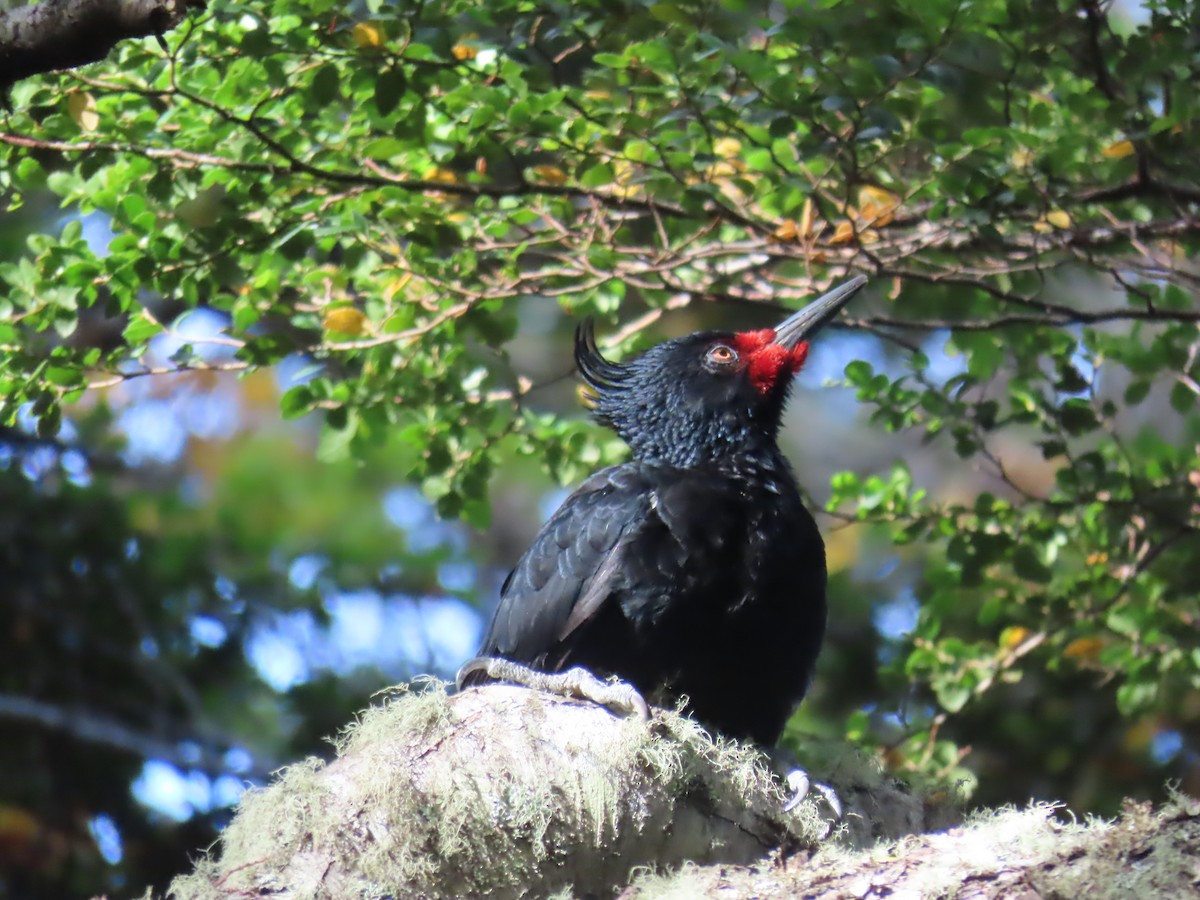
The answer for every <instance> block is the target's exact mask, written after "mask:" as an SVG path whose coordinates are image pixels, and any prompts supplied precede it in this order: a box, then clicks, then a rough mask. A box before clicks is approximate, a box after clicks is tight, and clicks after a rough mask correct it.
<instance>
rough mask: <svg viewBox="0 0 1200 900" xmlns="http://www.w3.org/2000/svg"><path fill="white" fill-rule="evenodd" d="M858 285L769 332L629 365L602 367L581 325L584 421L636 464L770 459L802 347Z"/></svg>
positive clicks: (661, 352)
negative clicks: (588, 404)
mask: <svg viewBox="0 0 1200 900" xmlns="http://www.w3.org/2000/svg"><path fill="white" fill-rule="evenodd" d="M865 282H866V279H865V278H862V277H861V276H860V277H858V278H854V279H851V280H850V281H848V282H846V283H845V284H842V285H839V286H838V287H836V288H834V289H833V290H832V291H830V292H829V293H827V294H825V295H824V296H823V297H821V298H819V299H818V300H815V301H814V302H812V303H810V304H809V305H808V306H806V307H804V309H802V310H800V311H799V312H796V313H793V314H792V315H791V316H788V318H787V319H785V320H784V321H782V322H780V323H779V324H778V325H777V326H775V327H774V328H764V329H761V330H759V331H740V332H734V333H730V332H723V333H722V332H713V331H705V332H697V333H696V334H692V335H688V336H687V337H682V338H676V339H675V340H671V341H664V342H663V343H661V344H658V345H657V346H655V347H651V348H650V349H649V350H647V351H646V352H645V353H644V354H642V355H641V356H639V357H636V358H634V359H632V360H630V361H629V362H622V363H616V362H612V361H610V360H608V359H606V358H605V357H604V356H603V355H602V354H601V353H600V350H599V348H598V347H597V346H596V339H595V335H594V334H593V332H592V329H591V327H590V323H585V324H584V326H583V327H581V328H580V329H579V331H578V332H577V334H576V344H575V359H576V361H577V362H578V364H579V371H580V373H581V374H582V376H583V380H584V382H585V383H586V385H587V388H588V390H589V393H590V394H591V396H592V398H593V410H594V414H595V416H596V418H597V419H599V420H600V421H601V422H603V423H604V424H606V425H608V426H610V427H611V428H612V429H613V430H614V431H616V432H617V434H619V435H620V436H621V437H622V438H624V439H625V441H626V442H627V443H628V444H629V446H630V447H631V449H632V450H633V454H634V456H635V457H636V458H638V459H643V460H657V461H662V462H668V463H670V464H672V465H678V466H689V465H696V464H698V463H699V462H702V461H705V460H709V461H711V460H714V459H721V458H726V457H730V456H737V455H739V454H740V455H746V454H750V455H753V454H754V453H764V452H769V453H775V452H778V451H777V448H775V436H776V433H777V432H778V430H779V422H780V416H781V414H782V412H783V406H784V403H785V402H786V401H787V395H788V389H789V387H790V385H791V383H792V376H793V375H795V374H796V372H798V371H799V370H800V368H801V367H802V366H803V365H804V361H805V360H806V359H807V358H808V339H809V338H811V337H812V336H813V335H814V334H816V333H817V332H818V331H819V330H820V329H821V328H822V326H824V325H825V324H827V323H828V322H829V321H830V320H831V319H833V317H834V316H836V315H837V313H838V311H839V310H841V308H842V307H843V306H844V305H845V304H846V302H847V301H848V300H849V299H850V297H852V296H853V295H854V294H856V293H857V292H858V291H859V289H860V288H862V286H863V284H864V283H865Z"/></svg>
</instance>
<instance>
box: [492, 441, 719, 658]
mask: <svg viewBox="0 0 1200 900" xmlns="http://www.w3.org/2000/svg"><path fill="white" fill-rule="evenodd" d="M702 480H703V479H701V477H700V476H698V475H697V474H695V473H691V472H687V471H684V470H679V469H674V468H669V467H664V466H655V465H649V464H645V463H638V462H631V463H626V464H624V465H621V466H614V467H612V468H610V469H605V470H604V471H602V472H599V473H597V474H596V475H593V476H592V477H591V478H589V479H588V480H587V481H585V482H584V483H583V484H582V485H580V487H579V489H578V490H577V491H575V493H574V494H572V495H571V496H570V497H569V498H567V500H566V502H564V503H563V505H562V506H561V507H560V508H559V509H558V511H557V512H556V513H555V514H554V516H553V517H552V518H551V519H550V521H549V522H547V523H546V524H545V526H543V528H542V530H541V531H540V532H539V533H538V536H537V537H536V538H535V539H534V541H533V544H532V546H530V548H529V550H528V551H526V553H525V555H524V556H523V557H522V558H521V560H520V562H518V563H517V566H516V568H515V569H513V571H512V573H511V574H510V575H509V576H508V579H507V580H506V581H505V583H504V587H503V588H502V589H501V594H500V604H499V606H498V607H497V609H496V614H495V616H494V618H493V619H492V623H491V626H490V628H489V629H488V632H487V635H486V636H485V637H484V640H483V644H482V646H481V647H480V651H479V652H480V655H481V656H502V657H504V658H506V659H511V660H513V661H515V662H521V663H526V664H528V665H532V666H535V667H539V668H541V667H545V668H558V667H560V666H565V665H568V664H585V665H588V664H591V665H594V666H596V667H598V668H600V669H607V668H610V666H609V665H606V660H605V659H603V658H600V657H599V655H600V654H602V653H604V654H606V653H613V654H620V653H622V651H624V652H627V653H632V652H633V651H634V648H633V647H625V648H622V647H620V646H612V645H613V644H614V643H619V642H620V641H621V640H622V639H623V638H626V637H628V638H632V637H633V636H634V633H635V632H636V630H637V629H638V627H639V626H640V625H643V624H645V622H647V621H648V620H651V619H653V618H654V617H655V616H657V615H658V611H659V610H661V609H666V608H667V607H669V605H670V601H671V599H672V595H673V594H676V593H679V592H680V591H686V590H687V589H688V586H689V584H690V583H691V582H692V570H694V569H697V568H699V567H702V566H703V565H704V564H705V556H706V554H704V553H703V552H701V553H699V554H698V553H697V551H704V550H706V549H711V548H712V546H713V545H714V543H716V544H719V543H720V542H721V535H719V534H717V533H715V532H714V531H713V530H712V528H711V527H707V526H704V525H703V524H702V523H703V522H705V521H708V522H711V521H713V518H712V517H710V516H709V515H708V514H710V513H712V512H713V510H712V509H711V504H712V503H713V502H718V503H719V501H720V498H721V496H722V494H723V493H724V491H723V490H722V486H721V485H715V486H714V485H713V484H712V482H711V481H705V483H704V484H702V485H700V484H698V482H700V481H702ZM697 487H699V488H700V489H699V490H697ZM685 497H694V498H697V499H698V502H701V503H703V504H704V506H705V508H703V509H702V508H688V507H689V506H690V505H693V504H686V503H683V502H681V501H682V498H685ZM722 518H724V520H725V521H726V522H728V521H729V519H728V517H727V516H726V517H721V516H716V517H715V519H716V520H717V521H721V520H722ZM697 531H699V532H701V534H702V535H703V538H702V539H701V540H699V541H698V540H697V536H698V535H697ZM697 557H699V558H697ZM707 562H708V563H711V562H712V559H711V557H709V558H708V559H707ZM697 563H698V564H699V565H697ZM601 623H603V624H601ZM602 628H607V629H609V630H608V632H607V633H605V634H603V635H602V634H600V633H599V632H600V630H601V629H602ZM626 628H627V629H628V632H626V631H625V629H626ZM589 643H590V644H591V645H593V646H589ZM599 643H604V644H605V645H606V646H605V647H603V648H601V647H598V646H594V645H597V644H599ZM614 667H615V666H614Z"/></svg>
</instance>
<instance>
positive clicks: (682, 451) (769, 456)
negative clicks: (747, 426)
mask: <svg viewBox="0 0 1200 900" xmlns="http://www.w3.org/2000/svg"><path fill="white" fill-rule="evenodd" d="M638 449H639V448H635V452H634V456H635V457H636V458H637V459H639V460H641V461H643V462H649V463H656V464H659V465H666V466H671V467H673V468H678V469H703V470H705V471H709V472H712V473H713V474H714V476H717V477H725V478H732V479H735V480H753V481H755V482H757V483H759V484H762V485H771V484H780V485H781V486H782V485H794V484H795V478H794V476H793V475H792V469H791V466H790V465H788V461H787V459H786V458H784V455H783V453H782V452H781V451H780V449H779V447H778V446H777V445H776V444H775V442H774V441H773V440H771V441H768V440H763V441H761V442H757V441H754V442H740V443H737V444H728V445H716V446H712V445H693V446H686V445H679V444H675V445H667V446H665V447H663V448H661V450H659V448H652V449H651V448H640V449H642V450H643V452H637V451H638ZM647 450H649V452H645V451H647ZM655 450H659V452H654V451H655Z"/></svg>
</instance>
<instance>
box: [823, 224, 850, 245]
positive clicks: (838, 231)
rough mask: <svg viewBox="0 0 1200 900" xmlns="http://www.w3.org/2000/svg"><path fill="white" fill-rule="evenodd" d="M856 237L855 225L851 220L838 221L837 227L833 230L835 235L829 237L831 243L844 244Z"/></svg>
mask: <svg viewBox="0 0 1200 900" xmlns="http://www.w3.org/2000/svg"><path fill="white" fill-rule="evenodd" d="M853 239H854V226H853V225H851V224H850V223H849V222H838V224H837V228H835V229H834V231H833V237H832V238H830V239H829V243H831V244H844V243H846V242H847V241H851V240H853Z"/></svg>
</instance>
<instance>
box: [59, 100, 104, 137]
mask: <svg viewBox="0 0 1200 900" xmlns="http://www.w3.org/2000/svg"><path fill="white" fill-rule="evenodd" d="M67 112H69V113H70V114H71V118H72V119H74V120H75V124H76V125H78V126H79V127H80V128H81V129H83V130H84V131H95V130H96V128H97V126H99V124H100V116H99V114H98V113H97V112H96V98H95V97H93V96H92V95H91V94H89V93H87V92H86V91H71V92H70V93H69V94H67Z"/></svg>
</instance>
